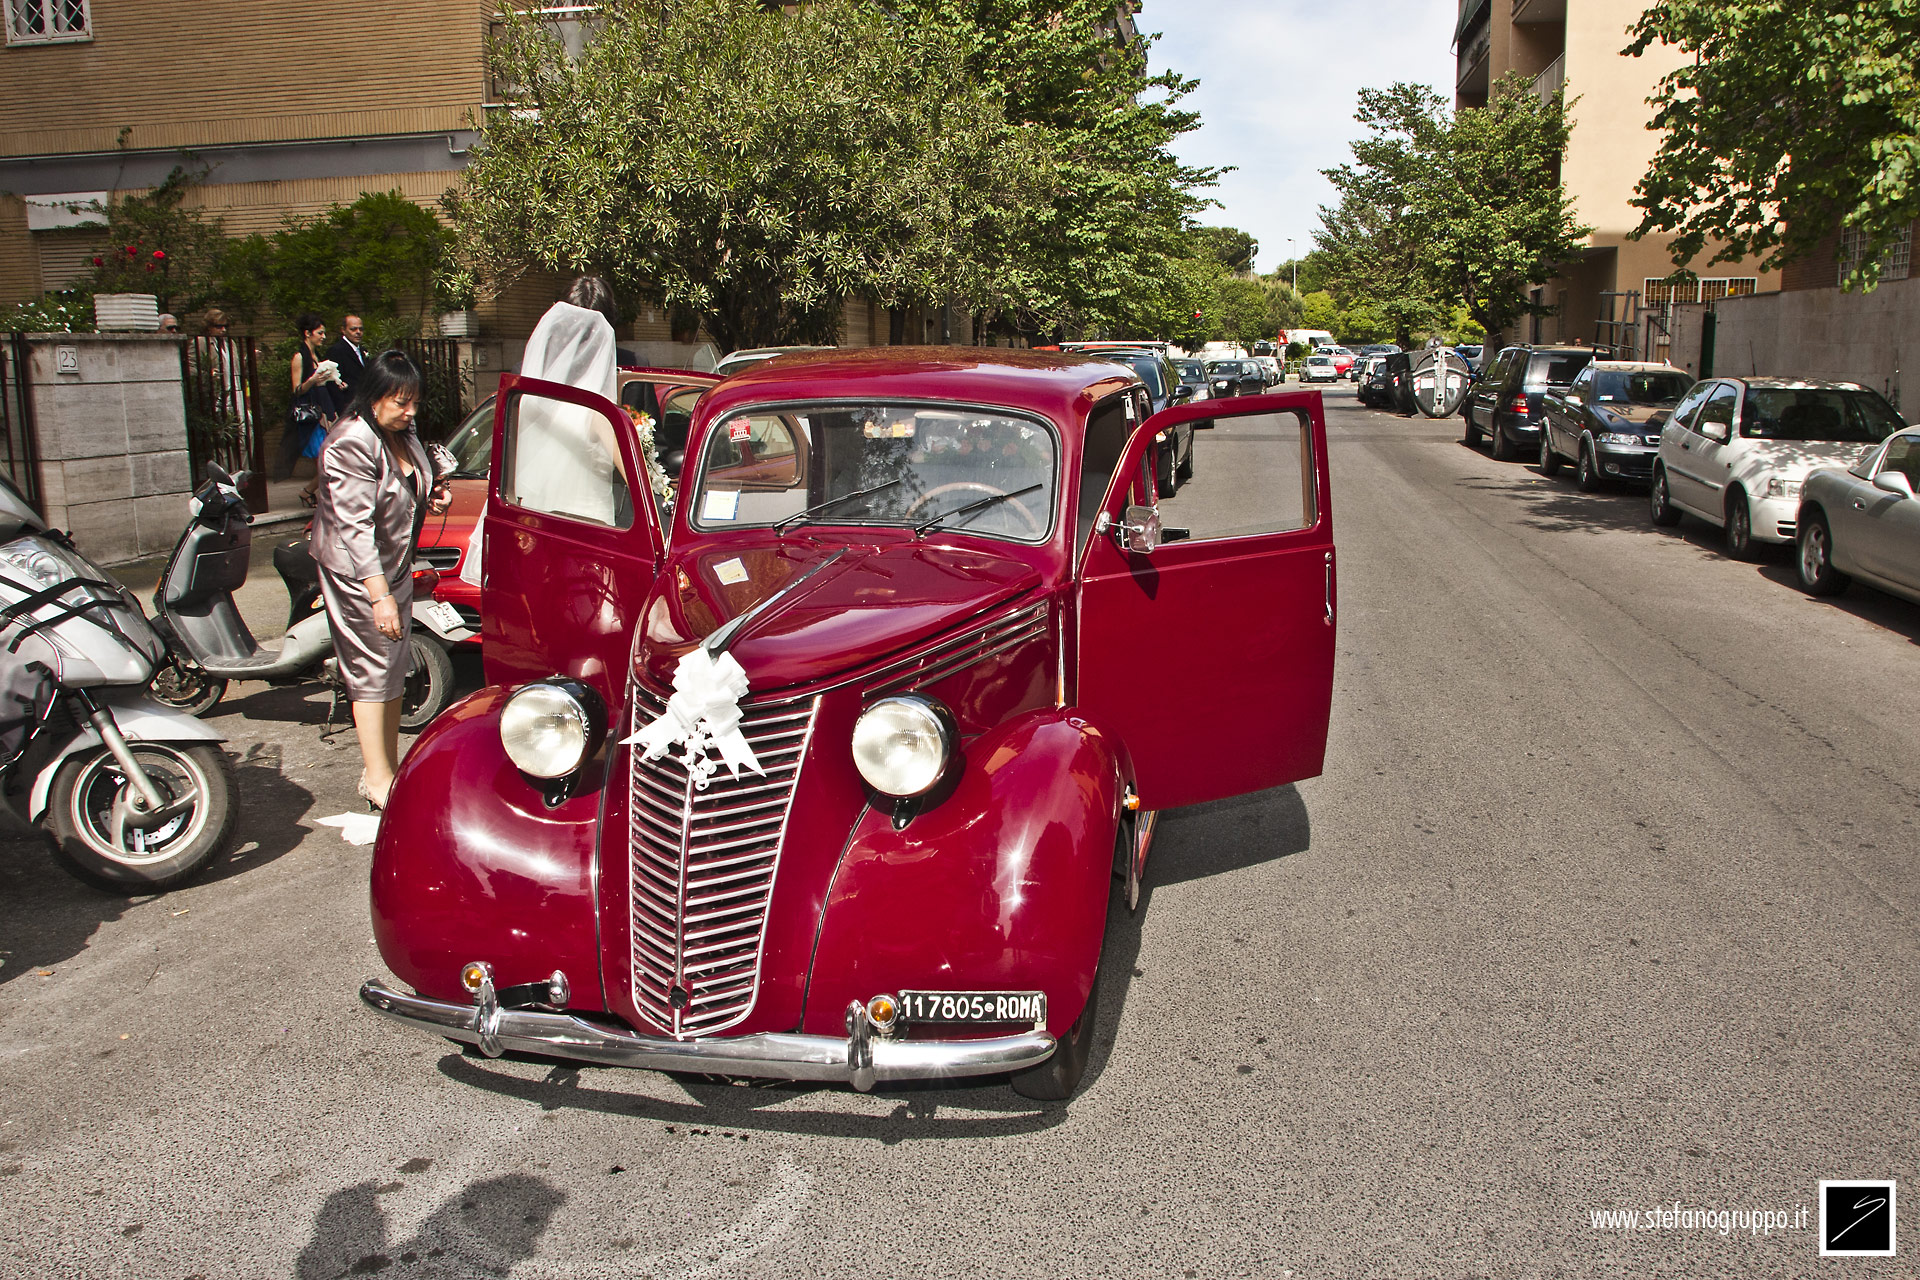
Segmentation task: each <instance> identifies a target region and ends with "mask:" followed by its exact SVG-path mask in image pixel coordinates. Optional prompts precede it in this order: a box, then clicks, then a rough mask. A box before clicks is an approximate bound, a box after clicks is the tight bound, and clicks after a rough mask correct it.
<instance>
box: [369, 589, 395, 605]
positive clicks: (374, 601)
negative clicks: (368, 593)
mask: <svg viewBox="0 0 1920 1280" xmlns="http://www.w3.org/2000/svg"><path fill="white" fill-rule="evenodd" d="M391 599H393V592H391V591H389V592H387V594H385V595H383V596H374V597H373V598H372V599H370V600H368V601H367V603H368V604H379V603H380V602H381V601H382V600H391Z"/></svg>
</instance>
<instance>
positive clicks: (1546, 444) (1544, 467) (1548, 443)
mask: <svg viewBox="0 0 1920 1280" xmlns="http://www.w3.org/2000/svg"><path fill="white" fill-rule="evenodd" d="M1540 474H1541V475H1543V476H1545V477H1546V478H1547V479H1549V480H1551V479H1553V478H1554V477H1555V476H1557V475H1559V474H1560V455H1559V454H1557V453H1555V452H1554V451H1553V432H1552V431H1550V430H1548V429H1547V428H1546V427H1542V428H1540Z"/></svg>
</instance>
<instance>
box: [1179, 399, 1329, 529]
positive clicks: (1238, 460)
mask: <svg viewBox="0 0 1920 1280" xmlns="http://www.w3.org/2000/svg"><path fill="white" fill-rule="evenodd" d="M1312 440H1313V437H1312V433H1311V429H1310V427H1309V424H1308V422H1307V419H1306V418H1305V416H1304V415H1299V414H1294V413H1259V414H1246V415H1242V416H1239V417H1233V418H1223V419H1221V420H1219V421H1218V422H1216V423H1215V424H1214V425H1213V426H1212V427H1210V428H1203V429H1201V430H1197V431H1195V432H1194V433H1193V475H1192V477H1191V478H1190V479H1187V480H1185V481H1183V482H1182V483H1181V485H1180V488H1179V491H1178V493H1177V494H1175V496H1173V497H1171V498H1162V499H1161V500H1160V522H1161V524H1162V526H1163V527H1165V528H1167V529H1183V530H1186V533H1185V535H1184V538H1185V540H1188V541H1192V542H1208V541H1214V540H1218V539H1223V538H1248V537H1254V536H1256V535H1259V534H1263V533H1286V532H1291V531H1293V530H1296V529H1308V528H1311V527H1312V526H1313V524H1314V522H1315V520H1316V518H1317V503H1316V501H1315V494H1314V466H1313V444H1312Z"/></svg>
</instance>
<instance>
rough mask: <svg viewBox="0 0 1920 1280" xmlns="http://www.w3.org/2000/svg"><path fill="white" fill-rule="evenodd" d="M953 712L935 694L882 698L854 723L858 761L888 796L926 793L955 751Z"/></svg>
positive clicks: (870, 782)
mask: <svg viewBox="0 0 1920 1280" xmlns="http://www.w3.org/2000/svg"><path fill="white" fill-rule="evenodd" d="M953 741H954V729H953V717H952V716H951V715H950V714H949V713H948V711H947V709H946V708H945V707H943V706H941V705H940V704H939V703H937V702H935V701H934V700H933V699H932V698H923V697H920V696H918V695H916V694H902V695H901V696H899V697H894V698H882V699H880V701H878V702H876V703H874V704H873V705H872V706H870V707H868V708H867V709H866V710H865V711H863V712H861V713H860V719H859V720H857V721H855V722H854V726H853V763H854V765H855V766H856V767H857V768H858V769H859V770H860V776H861V777H863V778H865V779H866V780H867V785H868V786H870V787H872V788H873V789H874V790H875V791H878V792H880V793H881V794H882V795H889V796H897V797H901V798H903V799H904V798H906V797H909V796H917V795H923V794H925V793H926V792H927V791H929V790H931V789H932V788H933V784H934V783H936V782H938V781H940V775H941V774H943V773H945V772H946V770H947V761H948V759H949V758H950V757H951V756H952V754H953Z"/></svg>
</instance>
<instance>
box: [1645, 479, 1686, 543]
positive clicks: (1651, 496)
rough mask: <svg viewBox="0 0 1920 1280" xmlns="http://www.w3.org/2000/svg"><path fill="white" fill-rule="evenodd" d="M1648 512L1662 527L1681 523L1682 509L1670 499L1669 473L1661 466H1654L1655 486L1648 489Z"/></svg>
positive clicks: (1666, 527)
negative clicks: (1668, 493) (1668, 489)
mask: <svg viewBox="0 0 1920 1280" xmlns="http://www.w3.org/2000/svg"><path fill="white" fill-rule="evenodd" d="M1647 514H1648V515H1650V516H1652V517H1653V522H1654V523H1655V524H1657V525H1659V526H1660V527H1661V528H1662V529H1671V528H1672V527H1673V526H1674V525H1676V524H1679V523H1680V509H1679V508H1678V507H1676V506H1674V505H1673V503H1672V502H1671V501H1669V500H1668V496H1667V473H1666V472H1665V471H1664V470H1662V469H1661V468H1659V467H1655V468H1654V470H1653V487H1652V488H1650V489H1648V490H1647Z"/></svg>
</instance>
